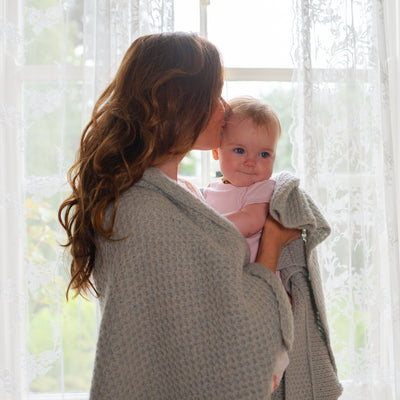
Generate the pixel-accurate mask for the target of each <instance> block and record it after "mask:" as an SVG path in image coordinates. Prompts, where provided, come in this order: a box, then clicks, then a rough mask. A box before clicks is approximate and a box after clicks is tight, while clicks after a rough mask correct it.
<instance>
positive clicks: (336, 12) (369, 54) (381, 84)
mask: <svg viewBox="0 0 400 400" xmlns="http://www.w3.org/2000/svg"><path fill="white" fill-rule="evenodd" d="M386 7H387V9H386V10H385V11H386V13H384V12H383V9H382V2H381V1H378V0H334V1H326V0H294V8H295V15H296V19H295V22H294V30H293V37H294V43H295V45H294V49H293V54H292V55H293V59H294V61H295V68H296V70H295V74H294V79H293V83H294V87H295V91H296V92H295V93H296V95H295V101H294V105H293V113H294V124H293V126H292V128H291V138H292V141H293V143H294V155H293V159H294V164H295V167H296V172H297V174H298V175H299V176H300V177H301V179H302V182H303V184H304V186H305V188H306V189H307V190H308V191H309V192H310V193H311V195H312V196H313V198H314V199H316V201H317V202H319V203H320V204H321V208H322V209H323V210H325V212H326V216H327V219H328V221H330V223H331V226H332V234H331V236H330V238H329V239H328V240H327V241H326V243H324V244H323V245H322V246H321V248H320V251H319V256H320V259H321V265H323V266H324V269H323V271H322V274H323V279H324V283H325V296H326V306H327V310H328V316H329V321H330V325H331V334H332V341H333V347H334V352H335V355H336V361H337V365H338V370H339V375H340V378H341V380H342V382H343V385H344V388H345V390H344V393H343V395H342V399H352V400H355V399H363V400H376V399H393V400H394V399H398V398H400V388H399V371H400V369H399V362H400V348H399V332H400V330H399V316H400V312H399V311H400V310H399V293H400V280H399V266H400V265H399V242H398V215H397V207H398V204H399V200H398V198H397V199H396V189H397V190H398V184H399V173H398V172H399V171H398V170H397V174H396V163H395V161H398V158H397V159H396V157H398V155H399V154H398V150H397V149H398V147H397V148H396V138H397V135H398V131H397V132H396V131H392V129H393V128H394V129H395V127H396V125H395V119H396V116H395V115H394V114H393V113H396V114H398V103H394V100H395V99H396V96H397V100H398V93H397V94H396V92H395V91H392V93H390V91H389V86H388V84H389V74H388V56H387V54H386V52H387V50H389V51H391V53H392V55H393V56H395V54H394V53H395V48H397V51H398V49H399V47H398V44H399V42H398V34H397V36H394V39H393V36H388V38H390V40H389V39H385V34H388V33H391V34H393V33H395V32H396V31H397V33H398V29H399V26H398V25H397V27H396V26H394V25H393V22H394V21H393V20H392V21H391V22H390V23H389V21H388V16H389V15H390V13H393V15H396V2H391V3H390V2H388V4H386ZM398 13H399V9H398V2H397V24H398V22H399V21H398V15H399V14H398ZM385 22H386V29H385ZM396 38H397V39H396ZM391 40H395V41H396V40H397V47H396V46H393V47H392V49H389V45H390V44H391V43H392V42H391ZM397 57H398V53H397ZM397 60H398V58H397ZM392 61H394V60H393V59H392ZM397 62H398V61H397ZM397 65H398V64H397ZM395 68H396V65H395V64H392V73H391V75H390V79H391V81H394V80H395V79H394V78H395V73H396V71H395ZM397 74H398V70H397ZM397 85H398V75H397ZM397 88H398V86H397ZM391 113H392V115H391ZM391 117H393V118H392V121H393V123H392V125H391ZM397 118H398V116H397ZM397 121H398V120H397ZM397 127H398V124H397ZM397 146H398V142H397ZM396 186H397V187H396Z"/></svg>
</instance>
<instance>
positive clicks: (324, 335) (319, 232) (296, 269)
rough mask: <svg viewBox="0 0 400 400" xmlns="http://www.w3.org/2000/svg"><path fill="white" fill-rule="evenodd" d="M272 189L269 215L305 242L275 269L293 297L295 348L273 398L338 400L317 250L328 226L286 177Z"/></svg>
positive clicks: (287, 253) (286, 249) (293, 246)
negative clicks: (297, 231)
mask: <svg viewBox="0 0 400 400" xmlns="http://www.w3.org/2000/svg"><path fill="white" fill-rule="evenodd" d="M274 179H276V186H275V191H274V195H273V197H272V199H271V204H270V213H271V215H272V216H273V217H274V218H275V219H276V220H277V221H279V222H281V223H282V224H283V225H284V226H287V227H290V228H299V229H305V230H306V232H307V239H306V244H304V242H303V240H302V239H298V240H296V241H294V242H292V243H290V244H289V245H288V246H285V247H284V249H283V251H282V254H281V257H280V259H279V263H278V267H277V269H278V270H279V271H280V274H281V278H282V282H283V284H284V285H285V287H286V289H287V291H288V292H289V293H290V294H291V296H292V303H293V314H294V334H295V338H294V344H293V348H292V349H291V351H290V352H289V360H290V362H289V366H288V368H287V369H286V371H285V377H284V379H283V380H282V382H281V384H280V386H279V388H278V390H277V391H276V392H274V394H273V396H272V398H273V400H283V399H285V400H336V399H337V398H338V397H339V396H340V394H341V392H342V387H341V385H340V383H339V381H338V377H337V371H336V365H335V360H334V356H333V352H332V349H331V345H330V341H329V328H328V323H327V318H326V312H325V305H324V297H323V291H322V282H321V278H320V273H319V267H318V262H317V256H316V254H315V246H316V245H318V244H319V243H320V242H322V241H323V240H324V239H325V238H326V237H327V236H328V235H329V233H330V228H329V225H328V223H327V222H326V220H325V218H324V217H323V215H322V214H321V212H320V211H319V209H318V207H317V206H316V205H315V203H314V202H313V201H312V199H311V198H310V197H309V195H308V194H307V193H306V192H305V191H304V190H302V189H301V188H300V187H299V180H298V179H297V178H296V177H294V176H293V175H291V174H290V173H286V172H284V173H281V174H279V175H277V176H276V177H274Z"/></svg>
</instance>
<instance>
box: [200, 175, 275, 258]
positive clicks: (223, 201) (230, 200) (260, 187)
mask: <svg viewBox="0 0 400 400" xmlns="http://www.w3.org/2000/svg"><path fill="white" fill-rule="evenodd" d="M274 186H275V181H274V180H272V179H268V180H266V181H261V182H256V183H253V184H252V185H250V186H245V187H237V186H234V185H232V184H230V183H223V182H222V180H218V181H215V182H212V183H210V184H209V185H208V186H207V187H206V188H205V189H204V199H205V202H206V203H207V204H208V205H209V206H211V207H212V208H214V209H215V210H216V211H218V212H219V213H220V214H222V215H224V214H228V213H232V212H235V211H239V210H241V209H242V208H243V207H244V206H246V205H248V204H256V203H269V202H270V200H271V197H272V193H273V191H274ZM260 237H261V231H259V232H257V233H256V234H254V235H252V236H250V237H248V238H246V240H247V242H248V244H249V246H250V262H254V261H255V259H256V256H257V251H258V242H259V240H260Z"/></svg>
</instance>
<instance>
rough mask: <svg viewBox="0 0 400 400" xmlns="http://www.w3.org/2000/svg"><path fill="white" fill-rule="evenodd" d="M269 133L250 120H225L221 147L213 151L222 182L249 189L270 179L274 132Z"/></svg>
mask: <svg viewBox="0 0 400 400" xmlns="http://www.w3.org/2000/svg"><path fill="white" fill-rule="evenodd" d="M271 131H272V129H268V128H267V127H265V126H257V125H255V124H254V123H253V121H252V120H251V119H250V118H246V119H243V120H238V119H237V117H235V116H233V117H231V118H230V119H229V121H228V123H227V125H226V127H225V131H224V133H223V135H222V141H221V147H220V148H219V149H218V150H215V151H214V152H213V155H214V158H216V159H219V163H220V167H221V172H222V174H223V176H224V178H225V179H227V180H228V181H229V182H230V183H232V184H233V185H235V186H249V185H251V184H253V183H256V182H260V181H262V180H266V179H269V178H270V177H271V175H272V171H273V168H274V161H275V155H276V146H277V143H278V135H277V132H271Z"/></svg>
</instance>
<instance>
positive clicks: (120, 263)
mask: <svg viewBox="0 0 400 400" xmlns="http://www.w3.org/2000/svg"><path fill="white" fill-rule="evenodd" d="M110 217H111V212H110V210H108V212H107V218H108V221H109V220H110ZM115 229H116V233H115V238H124V239H123V240H120V241H107V242H104V241H100V251H99V253H98V254H97V255H96V271H95V274H94V279H95V284H96V287H97V290H98V291H99V293H100V306H101V313H102V320H101V325H100V331H99V339H98V344H97V351H96V361H95V369H94V375H93V380H92V387H91V393H90V398H91V400H98V399H106V400H109V399H110V400H111V399H113V400H114V399H115V400H125V399H126V400H128V399H129V400H135V399H148V400H190V399H199V400H200V399H215V400H225V399H226V400H235V399H243V400H268V399H270V397H271V396H270V394H269V393H268V390H269V385H270V382H271V379H272V371H273V366H274V364H275V359H276V357H277V354H278V353H279V352H281V351H282V350H289V349H290V348H291V344H292V341H293V316H292V311H291V307H290V303H289V301H288V299H287V294H286V292H285V290H284V288H283V285H282V283H281V282H280V281H279V279H278V278H277V277H276V276H275V275H274V274H273V273H272V272H271V271H269V270H268V269H267V268H265V267H264V266H262V265H260V264H256V263H253V264H249V263H248V260H249V249H248V245H247V243H246V241H245V239H244V238H243V237H242V235H241V234H240V233H239V231H238V230H237V229H236V228H235V227H234V226H233V224H231V223H230V222H229V221H228V220H226V219H224V218H222V217H220V216H219V215H218V214H217V213H216V212H214V210H212V209H211V208H209V207H208V206H206V205H205V204H203V203H202V202H201V200H199V199H197V198H195V197H194V196H193V195H192V194H191V193H189V192H188V191H186V190H185V189H183V188H182V187H180V186H179V185H178V184H177V183H176V182H174V181H172V180H170V179H169V178H167V177H166V176H165V175H163V174H162V173H161V172H160V171H159V170H157V169H153V168H151V169H149V170H147V171H146V172H145V175H144V176H143V178H142V180H141V181H140V182H138V183H137V184H135V185H134V186H133V187H131V188H130V189H129V190H128V191H126V192H125V193H124V194H123V195H122V197H121V198H120V200H119V203H118V212H117V216H116V220H115Z"/></svg>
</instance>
